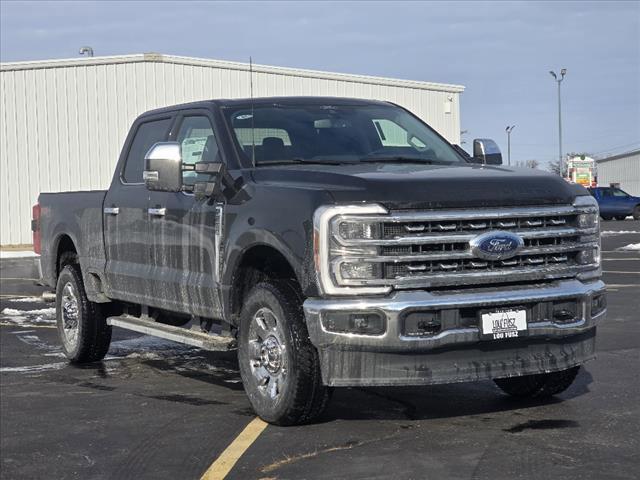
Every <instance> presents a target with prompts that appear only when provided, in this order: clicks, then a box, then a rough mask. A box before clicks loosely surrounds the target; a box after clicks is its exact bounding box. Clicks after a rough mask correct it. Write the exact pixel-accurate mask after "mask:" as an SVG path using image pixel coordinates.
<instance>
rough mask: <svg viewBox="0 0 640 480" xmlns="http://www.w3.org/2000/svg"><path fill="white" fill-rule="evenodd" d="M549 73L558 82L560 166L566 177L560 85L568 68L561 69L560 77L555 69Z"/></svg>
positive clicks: (561, 174)
mask: <svg viewBox="0 0 640 480" xmlns="http://www.w3.org/2000/svg"><path fill="white" fill-rule="evenodd" d="M549 74H550V75H551V76H552V77H553V78H554V80H555V81H556V83H557V84H558V165H559V166H560V176H561V177H562V178H564V173H565V172H564V162H563V161H562V95H561V90H560V85H561V84H562V80H564V76H565V75H566V74H567V69H566V68H563V69H562V70H560V77H558V75H556V72H554V71H553V70H551V71H549Z"/></svg>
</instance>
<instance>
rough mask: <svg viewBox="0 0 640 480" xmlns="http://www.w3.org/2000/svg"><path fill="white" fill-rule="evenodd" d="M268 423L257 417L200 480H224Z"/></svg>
mask: <svg viewBox="0 0 640 480" xmlns="http://www.w3.org/2000/svg"><path fill="white" fill-rule="evenodd" d="M267 425H268V424H267V423H265V422H264V421H262V420H261V419H260V418H258V417H256V418H254V419H253V420H251V422H250V423H249V425H247V426H246V427H245V428H244V430H242V432H240V435H238V436H237V437H236V438H235V440H234V441H233V442H231V444H230V445H229V446H228V447H227V448H226V449H225V451H224V452H222V453H221V454H220V456H219V457H218V458H217V459H216V461H215V462H213V463H212V464H211V466H210V467H209V468H208V469H207V471H206V472H204V474H203V475H202V478H201V479H200V480H222V479H223V478H224V477H226V476H227V474H228V473H229V472H230V471H231V469H232V468H233V466H234V465H235V464H236V462H237V461H238V460H239V459H240V457H241V456H242V454H244V452H246V451H247V449H248V448H249V447H250V446H251V445H252V444H253V442H255V441H256V439H257V438H258V437H259V436H260V434H261V433H262V431H263V430H264V429H265V428H267Z"/></svg>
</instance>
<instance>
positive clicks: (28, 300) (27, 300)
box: [7, 297, 44, 303]
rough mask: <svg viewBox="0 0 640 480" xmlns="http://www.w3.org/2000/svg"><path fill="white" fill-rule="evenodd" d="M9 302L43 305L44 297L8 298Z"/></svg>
mask: <svg viewBox="0 0 640 480" xmlns="http://www.w3.org/2000/svg"><path fill="white" fill-rule="evenodd" d="M7 301H8V302H11V303H41V302H43V301H44V300H43V299H42V297H16V298H7Z"/></svg>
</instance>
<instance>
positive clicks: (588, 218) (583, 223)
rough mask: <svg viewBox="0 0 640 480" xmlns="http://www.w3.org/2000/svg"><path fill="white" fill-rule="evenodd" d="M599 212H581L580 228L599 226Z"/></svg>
mask: <svg viewBox="0 0 640 480" xmlns="http://www.w3.org/2000/svg"><path fill="white" fill-rule="evenodd" d="M598 218H599V217H598V214H597V213H581V214H580V215H578V228H595V227H597V226H598Z"/></svg>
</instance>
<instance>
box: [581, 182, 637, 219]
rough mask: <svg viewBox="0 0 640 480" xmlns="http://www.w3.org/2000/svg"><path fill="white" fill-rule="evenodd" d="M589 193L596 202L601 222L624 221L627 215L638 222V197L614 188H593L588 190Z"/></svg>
mask: <svg viewBox="0 0 640 480" xmlns="http://www.w3.org/2000/svg"><path fill="white" fill-rule="evenodd" d="M589 192H590V193H591V195H593V196H594V197H595V199H596V200H597V201H598V205H599V206H600V216H601V217H602V219H603V220H611V219H612V218H615V219H616V220H624V219H625V218H626V217H628V216H629V215H633V218H634V219H635V220H640V197H634V196H633V195H629V194H628V193H627V192H625V191H623V190H620V189H619V188H616V187H595V188H590V189H589Z"/></svg>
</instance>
